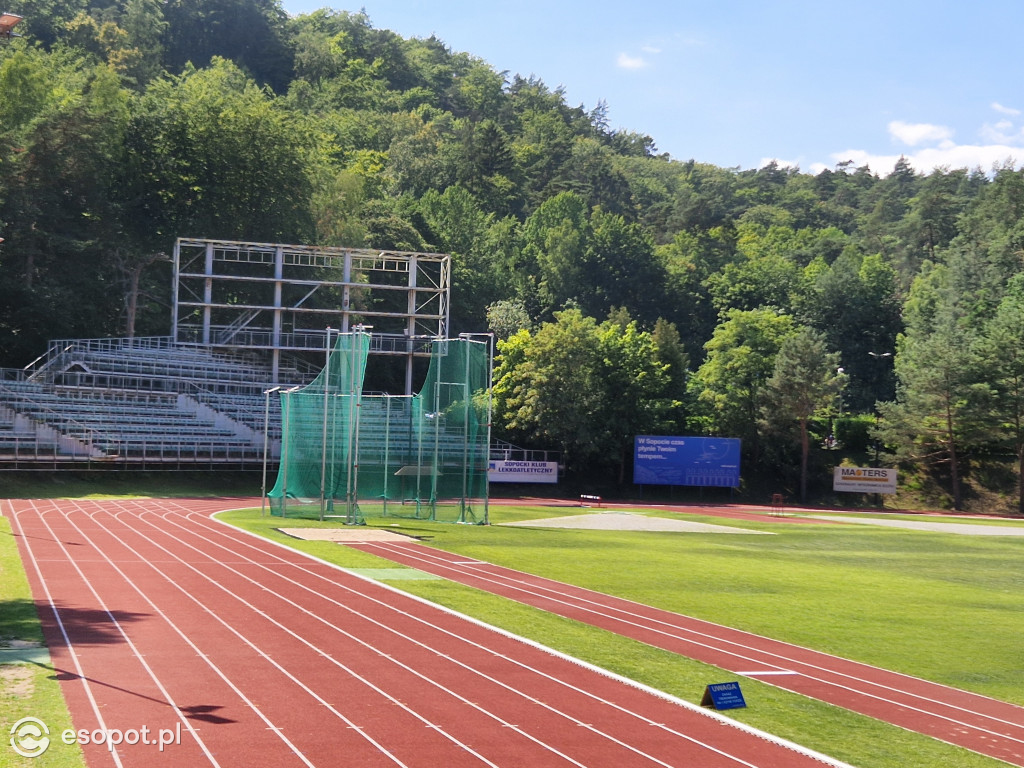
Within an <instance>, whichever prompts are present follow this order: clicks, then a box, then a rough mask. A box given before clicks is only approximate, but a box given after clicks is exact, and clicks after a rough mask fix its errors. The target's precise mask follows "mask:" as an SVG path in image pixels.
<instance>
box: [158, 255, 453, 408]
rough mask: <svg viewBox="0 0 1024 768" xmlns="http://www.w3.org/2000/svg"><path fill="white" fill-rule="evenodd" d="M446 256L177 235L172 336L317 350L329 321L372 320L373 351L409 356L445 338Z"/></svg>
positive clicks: (276, 356)
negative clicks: (434, 341) (436, 340)
mask: <svg viewBox="0 0 1024 768" xmlns="http://www.w3.org/2000/svg"><path fill="white" fill-rule="evenodd" d="M450 287H451V256H449V255H448V254H442V253H415V252H406V251H376V250H364V249H356V248H330V247H316V246H306V245H285V244H280V243H248V242H237V241H229V240H196V239H188V238H179V239H178V240H177V241H176V242H175V244H174V292H173V335H174V340H175V341H176V342H177V343H179V344H192V345H197V346H202V347H206V348H211V349H216V348H225V349H232V350H259V351H263V352H267V353H269V354H270V358H271V368H272V373H273V378H274V382H275V383H277V382H278V373H279V370H280V367H281V353H282V352H283V351H307V350H322V349H324V348H325V345H326V343H327V328H333V329H335V330H338V331H341V332H342V333H347V332H348V331H349V330H350V329H351V328H354V327H355V326H357V325H364V326H369V327H373V328H374V333H373V345H372V347H371V349H370V353H371V354H380V355H395V356H404V357H405V358H406V383H407V386H406V390H407V392H411V389H412V366H413V359H414V358H416V357H428V356H429V355H430V342H431V341H432V340H433V339H438V338H447V335H448V322H449V303H448V302H449V293H450Z"/></svg>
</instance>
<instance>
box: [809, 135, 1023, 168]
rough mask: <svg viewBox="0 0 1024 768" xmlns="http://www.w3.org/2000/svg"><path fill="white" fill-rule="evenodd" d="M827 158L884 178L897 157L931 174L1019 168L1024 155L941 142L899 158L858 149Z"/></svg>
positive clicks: (999, 147)
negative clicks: (1008, 165) (1007, 165)
mask: <svg viewBox="0 0 1024 768" xmlns="http://www.w3.org/2000/svg"><path fill="white" fill-rule="evenodd" d="M830 157H831V158H832V160H833V161H834V162H836V163H841V162H845V161H847V160H852V161H853V167H854V168H859V167H861V166H863V165H866V166H868V167H869V168H870V169H871V171H872V172H873V173H877V174H878V175H879V176H888V175H889V174H890V173H892V170H893V168H894V167H895V165H896V162H897V161H898V160H899V159H900V157H903V158H905V159H906V161H907V162H908V163H910V165H911V166H912V167H913V168H914V170H915V171H918V172H920V173H931V172H932V171H933V170H935V169H936V168H972V169H973V168H981V169H982V170H983V171H988V170H990V169H992V168H994V167H997V166H1001V165H1003V164H1004V163H1006V162H1012V164H1013V165H1014V167H1020V166H1021V158H1024V151H1022V149H1021V147H1012V146H1009V145H1006V144H984V145H982V144H953V143H952V142H943V143H942V144H941V145H940V146H937V147H926V148H924V149H921V150H918V151H916V152H911V153H904V154H903V155H880V154H873V153H871V152H868V151H866V150H862V149H850V150H847V151H845V152H833V153H832V154H831V156H830ZM811 169H812V172H814V173H817V172H820V171H821V170H823V169H824V166H821V165H818V164H814V165H812V166H811ZM815 169H817V170H815Z"/></svg>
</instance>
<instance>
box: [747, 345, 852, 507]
mask: <svg viewBox="0 0 1024 768" xmlns="http://www.w3.org/2000/svg"><path fill="white" fill-rule="evenodd" d="M845 379H846V377H845V375H844V374H843V370H842V368H840V367H839V353H837V352H829V351H828V347H827V345H826V341H825V336H824V334H822V333H820V332H819V331H816V330H814V329H813V328H807V327H804V328H800V329H799V330H797V331H796V332H795V333H793V334H792V335H791V336H787V337H786V338H785V339H784V340H783V342H782V345H781V346H780V347H779V353H778V355H777V356H776V357H775V370H774V372H773V373H772V376H771V378H770V379H768V381H767V382H766V383H765V387H764V391H763V393H762V396H761V403H760V423H761V425H762V426H763V428H764V430H765V431H766V432H767V433H769V434H774V435H779V436H780V437H782V438H783V439H785V438H786V437H788V436H790V435H792V433H793V431H794V430H793V427H794V426H795V427H796V430H795V432H796V442H797V443H798V444H799V446H800V501H802V502H806V501H807V465H808V458H809V457H810V452H811V439H810V431H809V429H808V426H809V424H810V422H811V419H812V418H813V417H814V416H815V415H816V414H818V413H820V412H821V411H823V410H826V409H828V408H829V406H831V405H832V404H833V403H834V402H835V399H836V397H838V396H839V393H840V389H841V387H842V385H843V383H844V382H845Z"/></svg>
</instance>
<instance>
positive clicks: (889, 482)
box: [832, 467, 896, 493]
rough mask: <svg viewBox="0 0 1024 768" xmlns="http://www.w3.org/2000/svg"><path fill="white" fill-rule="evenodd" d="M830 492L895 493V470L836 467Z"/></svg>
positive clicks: (833, 471)
mask: <svg viewBox="0 0 1024 768" xmlns="http://www.w3.org/2000/svg"><path fill="white" fill-rule="evenodd" d="M832 490H833V491H845V492H847V493H896V470H895V469H880V468H878V467H836V468H835V469H834V470H832Z"/></svg>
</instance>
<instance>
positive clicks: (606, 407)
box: [494, 309, 679, 480]
mask: <svg viewBox="0 0 1024 768" xmlns="http://www.w3.org/2000/svg"><path fill="white" fill-rule="evenodd" d="M498 349H499V351H500V353H501V354H500V357H499V360H498V367H497V370H496V372H495V386H494V392H495V398H494V402H495V419H496V423H498V424H500V425H501V427H502V428H503V429H505V430H508V434H512V435H517V436H521V437H522V438H525V439H527V440H529V441H531V442H535V443H537V444H540V445H545V446H555V447H558V448H560V449H561V450H562V451H563V453H564V456H565V460H566V463H567V464H568V465H569V466H570V467H571V468H572V469H573V470H584V469H587V468H588V467H589V468H601V467H607V468H611V467H615V468H616V469H617V470H618V473H619V478H620V480H621V479H623V478H624V473H625V466H626V459H627V457H628V454H629V448H630V446H631V445H632V441H633V436H634V435H636V434H643V433H645V432H650V431H656V430H659V429H667V428H670V424H671V416H672V413H673V410H674V409H675V408H676V407H677V406H678V405H679V403H678V401H676V400H674V399H673V398H672V396H671V379H670V377H669V375H668V369H669V365H668V364H665V363H663V362H661V361H660V360H659V359H658V349H657V346H656V344H655V342H654V339H653V338H652V336H651V335H650V334H649V333H647V332H645V331H642V330H640V328H639V327H638V326H637V324H636V323H635V322H633V321H632V320H629V319H628V318H627V317H626V316H625V315H623V314H622V313H619V314H618V315H617V316H616V318H615V319H611V320H608V321H605V322H604V323H601V324H598V323H597V321H595V320H594V319H593V318H591V317H587V316H585V315H584V314H583V313H582V312H580V310H579V309H567V310H563V311H561V312H556V313H555V321H554V322H551V323H545V324H543V325H542V326H541V327H540V328H538V329H537V331H536V333H533V334H531V333H530V332H529V331H527V330H521V331H519V332H518V333H517V334H515V335H513V336H511V337H510V338H508V339H507V340H505V341H501V342H499V345H498Z"/></svg>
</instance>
